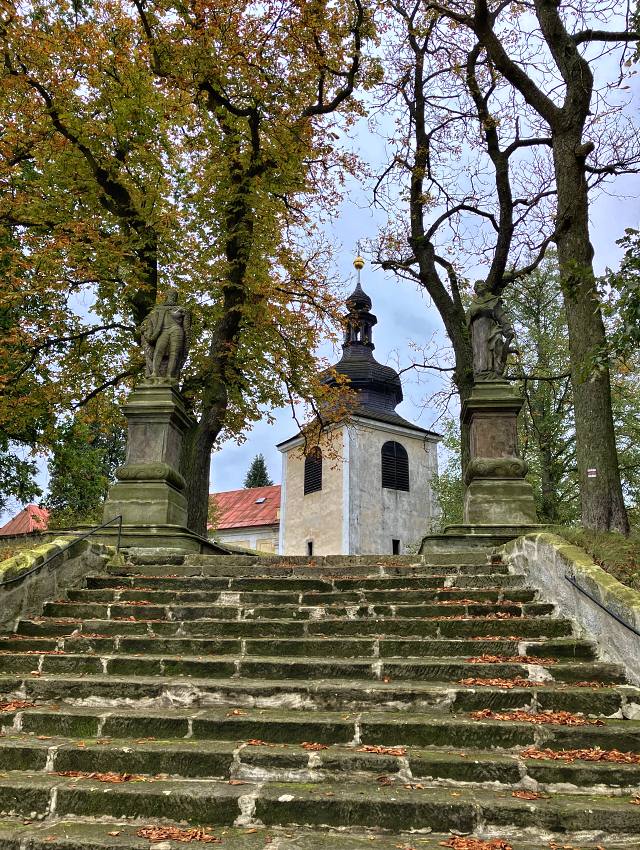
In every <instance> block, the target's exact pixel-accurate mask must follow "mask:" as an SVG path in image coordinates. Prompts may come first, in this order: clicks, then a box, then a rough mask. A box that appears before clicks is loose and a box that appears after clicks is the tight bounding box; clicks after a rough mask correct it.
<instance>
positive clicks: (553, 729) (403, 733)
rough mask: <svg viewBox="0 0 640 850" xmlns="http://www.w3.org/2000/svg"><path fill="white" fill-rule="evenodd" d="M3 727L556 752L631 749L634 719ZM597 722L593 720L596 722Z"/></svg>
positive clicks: (347, 719) (363, 716)
mask: <svg viewBox="0 0 640 850" xmlns="http://www.w3.org/2000/svg"><path fill="white" fill-rule="evenodd" d="M3 723H4V730H5V732H9V733H11V732H26V733H33V734H35V735H54V736H63V737H72V738H80V739H82V740H83V741H85V743H86V739H87V738H98V739H101V740H102V739H104V738H107V737H115V738H123V737H127V738H131V739H134V740H137V739H141V738H149V737H151V738H155V739H163V740H167V739H177V738H185V739H191V738H195V739H202V740H220V741H236V742H244V741H248V740H252V739H259V740H262V741H266V742H267V743H274V744H276V743H280V744H294V745H296V744H301V743H302V742H304V741H311V742H315V743H319V744H329V745H331V744H356V745H359V746H362V745H366V744H370V745H375V746H380V745H382V746H392V747H395V746H405V747H409V746H417V747H449V748H450V747H456V748H460V749H462V750H464V749H467V748H474V749H492V748H494V747H497V748H502V749H509V748H512V747H524V746H530V745H533V744H535V745H536V746H537V747H544V748H550V749H554V750H558V749H575V748H578V747H579V748H593V747H600V748H601V749H606V750H611V749H617V750H620V751H621V752H629V751H631V752H637V751H638V742H639V740H640V738H639V735H640V721H634V720H611V719H606V720H598V721H597V723H598V724H600V725H584V726H577V725H568V726H567V725H555V724H551V723H545V724H537V723H535V724H534V723H527V722H524V721H522V720H518V721H500V720H486V719H481V720H476V719H473V718H472V717H471V716H470V715H468V714H460V715H450V714H442V713H439V714H438V713H435V714H434V713H431V714H427V713H424V714H417V713H411V714H408V715H401V714H394V713H390V712H378V711H371V712H362V713H353V714H352V713H346V714H345V713H344V712H328V711H314V712H311V713H309V712H305V711H292V710H279V711H274V710H263V709H246V710H245V709H243V710H241V709H232V710H230V711H229V710H227V709H226V708H222V709H220V708H218V709H214V708H204V709H173V710H172V711H171V712H167V711H166V710H164V711H162V710H157V709H143V708H140V709H125V708H105V707H100V706H98V707H86V708H85V707H78V706H70V705H65V706H64V711H63V712H62V711H60V709H59V708H51V707H47V706H43V707H35V708H24V709H19V708H18V709H15V710H13V711H8V712H6V713H3ZM594 723H595V722H594Z"/></svg>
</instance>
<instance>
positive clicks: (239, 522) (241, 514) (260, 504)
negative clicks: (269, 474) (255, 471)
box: [209, 484, 281, 529]
mask: <svg viewBox="0 0 640 850" xmlns="http://www.w3.org/2000/svg"><path fill="white" fill-rule="evenodd" d="M280 492H281V487H280V484H270V485H269V486H268V487H246V488H243V489H241V490H225V491H222V492H220V493H210V494H209V498H210V499H212V500H215V502H216V504H217V508H218V522H217V527H218V529H225V528H247V527H249V526H264V525H277V524H278V522H279V520H280ZM258 500H260V501H258Z"/></svg>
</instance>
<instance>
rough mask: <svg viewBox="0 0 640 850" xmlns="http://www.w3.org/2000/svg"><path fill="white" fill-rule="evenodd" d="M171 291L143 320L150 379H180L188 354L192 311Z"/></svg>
mask: <svg viewBox="0 0 640 850" xmlns="http://www.w3.org/2000/svg"><path fill="white" fill-rule="evenodd" d="M177 301H178V297H177V293H176V292H174V291H171V292H169V293H168V295H167V297H166V298H165V303H164V304H157V305H156V306H155V307H154V308H153V310H152V311H151V312H150V313H149V315H148V316H147V317H146V318H145V319H144V320H143V321H142V324H141V325H140V332H141V335H142V345H143V348H144V355H145V360H146V370H145V375H146V377H147V378H175V379H177V378H179V377H180V372H181V371H182V367H183V366H184V364H185V361H186V359H187V354H188V353H189V333H190V330H191V313H190V312H189V310H186V309H185V308H184V307H180V306H179V305H178V303H177Z"/></svg>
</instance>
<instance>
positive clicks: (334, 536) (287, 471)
mask: <svg viewBox="0 0 640 850" xmlns="http://www.w3.org/2000/svg"><path fill="white" fill-rule="evenodd" d="M343 431H344V426H341V427H338V428H335V429H334V430H332V431H330V432H329V433H327V434H324V435H322V437H321V438H320V448H321V450H322V490H319V491H317V492H315V493H308V494H307V495H306V496H305V494H304V454H303V453H302V450H301V448H300V446H294V447H293V448H289V449H287V450H286V451H285V452H283V454H284V457H285V460H286V462H285V463H284V464H283V478H282V481H283V485H284V486H283V488H282V491H281V492H282V501H281V510H280V522H281V525H282V528H281V540H282V547H281V553H280V554H283V555H306V554H307V542H308V541H309V540H312V541H313V554H314V555H341V554H345V553H344V552H343V538H344V529H343V514H344V509H345V507H346V505H345V504H344V499H343V478H344V475H343V467H344V447H343Z"/></svg>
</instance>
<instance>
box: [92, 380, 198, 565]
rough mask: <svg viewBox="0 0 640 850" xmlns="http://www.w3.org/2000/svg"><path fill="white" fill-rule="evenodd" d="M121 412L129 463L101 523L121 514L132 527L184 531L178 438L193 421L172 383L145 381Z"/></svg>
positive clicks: (121, 471)
mask: <svg viewBox="0 0 640 850" xmlns="http://www.w3.org/2000/svg"><path fill="white" fill-rule="evenodd" d="M123 412H124V415H125V416H126V417H127V425H128V434H127V459H126V462H125V465H124V466H123V467H122V468H121V469H119V470H118V471H117V472H116V476H117V478H118V483H117V484H114V486H113V487H111V489H110V490H109V496H108V497H107V501H106V502H105V506H104V513H103V517H104V519H103V521H104V522H108V521H109V520H110V519H113V518H114V517H117V516H122V521H123V525H125V526H127V527H131V528H147V527H157V528H160V527H163V526H171V527H177V528H186V525H187V500H186V497H185V490H186V483H185V480H184V478H183V477H182V475H181V474H180V471H179V470H180V459H181V453H182V437H183V435H184V432H185V431H186V430H187V428H189V427H190V426H191V425H192V424H193V420H192V419H191V417H190V416H189V414H188V413H187V411H186V410H185V406H184V401H183V399H182V396H181V395H180V393H179V392H178V390H177V389H176V387H175V382H174V381H171V380H168V379H165V378H149V379H147V380H146V381H145V383H143V384H140V386H138V387H136V388H135V389H134V390H133V392H132V393H131V395H130V396H129V398H128V399H127V403H126V404H125V405H124V407H123ZM189 551H197V550H193V549H190V550H189Z"/></svg>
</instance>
